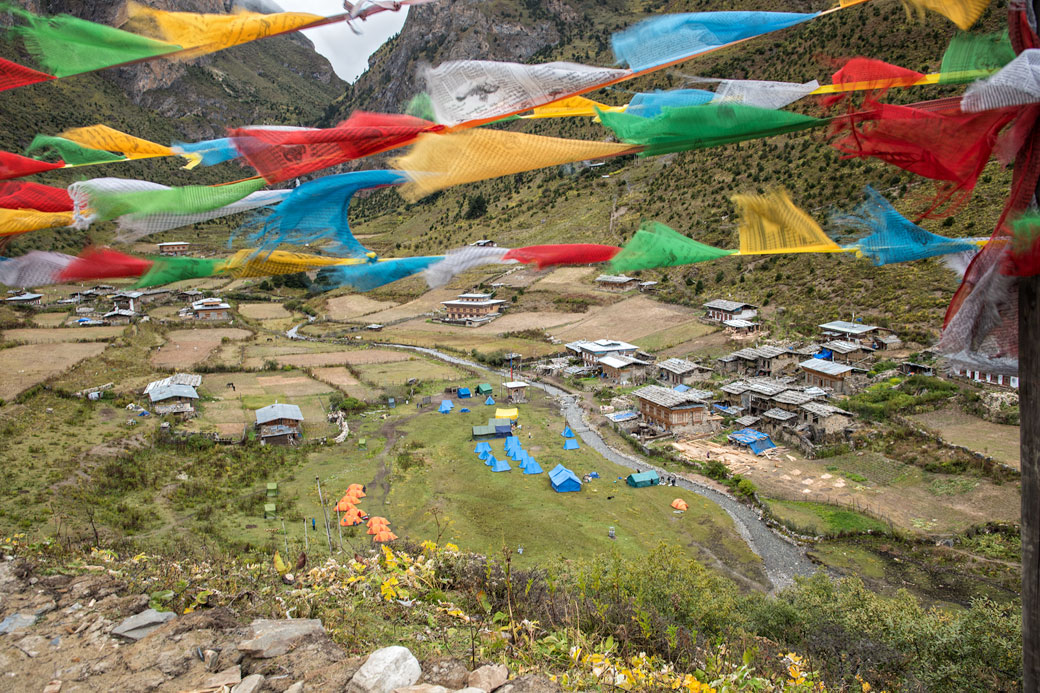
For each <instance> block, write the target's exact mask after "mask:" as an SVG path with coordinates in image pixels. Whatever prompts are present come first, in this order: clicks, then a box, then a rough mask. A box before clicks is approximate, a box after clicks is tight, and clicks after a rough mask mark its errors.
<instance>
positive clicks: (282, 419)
mask: <svg viewBox="0 0 1040 693" xmlns="http://www.w3.org/2000/svg"><path fill="white" fill-rule="evenodd" d="M256 427H257V428H258V429H259V431H260V443H261V444H262V445H296V443H297V442H299V440H300V438H302V437H303V412H301V411H300V408H299V407H298V406H296V405H295V404H279V403H278V402H275V403H274V404H269V405H267V406H266V407H261V408H259V409H257V410H256Z"/></svg>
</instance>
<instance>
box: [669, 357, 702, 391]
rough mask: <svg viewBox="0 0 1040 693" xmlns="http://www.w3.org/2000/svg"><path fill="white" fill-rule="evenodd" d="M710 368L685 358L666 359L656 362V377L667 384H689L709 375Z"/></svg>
mask: <svg viewBox="0 0 1040 693" xmlns="http://www.w3.org/2000/svg"><path fill="white" fill-rule="evenodd" d="M711 373H712V371H711V369H710V368H708V367H707V366H702V365H700V364H699V363H694V362H693V361H687V360H686V359H675V358H672V359H667V360H665V361H662V362H661V363H659V364H657V379H658V380H659V381H661V382H662V383H665V384H667V385H689V384H690V383H692V382H696V381H698V380H706V379H707V378H709V377H711Z"/></svg>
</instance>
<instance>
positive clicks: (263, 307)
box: [238, 303, 292, 320]
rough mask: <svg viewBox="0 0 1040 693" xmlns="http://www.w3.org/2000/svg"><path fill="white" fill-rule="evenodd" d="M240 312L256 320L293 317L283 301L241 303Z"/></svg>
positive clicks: (239, 305)
mask: <svg viewBox="0 0 1040 693" xmlns="http://www.w3.org/2000/svg"><path fill="white" fill-rule="evenodd" d="M238 312H239V313H241V314H242V315H244V316H246V317H247V318H253V319H254V320H270V319H274V318H288V317H292V313H290V312H289V311H287V310H286V309H285V307H284V306H283V305H282V304H281V303H239V304H238Z"/></svg>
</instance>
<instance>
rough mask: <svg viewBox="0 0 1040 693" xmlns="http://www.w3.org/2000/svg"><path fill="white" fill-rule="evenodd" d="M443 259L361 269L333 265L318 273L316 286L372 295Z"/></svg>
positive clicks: (370, 265) (388, 262) (368, 265)
mask: <svg viewBox="0 0 1040 693" xmlns="http://www.w3.org/2000/svg"><path fill="white" fill-rule="evenodd" d="M443 259H444V256H442V255H436V256H431V257H423V256H418V257H405V258H398V259H391V260H379V261H372V262H369V263H364V264H360V265H332V266H331V267H323V268H322V269H320V270H318V276H317V278H316V279H315V284H316V285H317V287H318V288H319V289H321V290H322V291H330V290H332V289H338V288H343V287H348V288H351V289H354V290H355V291H371V290H372V289H376V288H379V287H380V286H384V285H386V284H390V283H392V282H395V281H397V280H399V279H406V278H407V277H411V276H413V275H416V274H419V273H420V272H422V271H423V270H424V269H426V268H427V267H429V266H430V265H433V264H435V263H437V262H440V261H441V260H443Z"/></svg>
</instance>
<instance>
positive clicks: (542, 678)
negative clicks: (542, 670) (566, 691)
mask: <svg viewBox="0 0 1040 693" xmlns="http://www.w3.org/2000/svg"><path fill="white" fill-rule="evenodd" d="M562 690H563V689H561V688H560V687H559V686H558V685H557V684H555V683H553V682H552V681H551V680H550V679H549V677H548V676H546V675H545V674H528V675H527V676H520V677H518V678H515V679H513V680H512V681H509V682H508V683H506V685H504V686H502V687H501V688H499V689H498V690H497V691H495V693H560V692H561V691H562Z"/></svg>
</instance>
